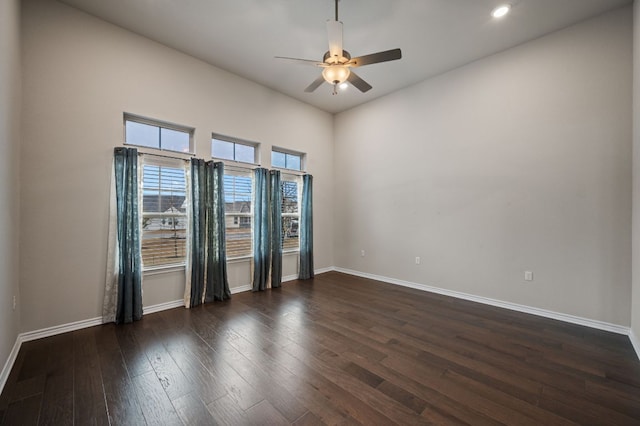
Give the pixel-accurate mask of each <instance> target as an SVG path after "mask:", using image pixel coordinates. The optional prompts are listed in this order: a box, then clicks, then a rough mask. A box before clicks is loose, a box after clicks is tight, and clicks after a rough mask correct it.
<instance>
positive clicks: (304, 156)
mask: <svg viewBox="0 0 640 426" xmlns="http://www.w3.org/2000/svg"><path fill="white" fill-rule="evenodd" d="M274 152H277V153H279V154H284V155H285V167H278V166H274V165H273V153H274ZM287 155H292V156H296V157H298V158H299V159H300V168H299V169H292V168H290V167H286V165H287V160H286V158H287V157H286V156H287ZM270 160H271V168H272V169H276V170H283V171H285V173H291V172H297V173H305V171H306V166H307V164H306V163H307V154H306V153H304V152H299V151H293V150H291V149H286V148H280V147H277V146H274V147H272V148H271V158H270Z"/></svg>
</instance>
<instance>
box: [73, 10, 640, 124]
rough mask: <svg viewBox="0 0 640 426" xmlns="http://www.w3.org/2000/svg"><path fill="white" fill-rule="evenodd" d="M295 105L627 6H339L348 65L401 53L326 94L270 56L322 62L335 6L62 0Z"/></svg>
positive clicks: (336, 105)
mask: <svg viewBox="0 0 640 426" xmlns="http://www.w3.org/2000/svg"><path fill="white" fill-rule="evenodd" d="M61 1H62V2H63V3H66V4H69V5H71V6H74V7H76V8H78V9H81V10H83V11H86V12H88V13H90V14H92V15H95V16H97V17H99V18H101V19H104V20H105V21H108V22H111V23H113V24H116V25H118V26H120V27H123V28H126V29H128V30H130V31H133V32H135V33H137V34H140V35H143V36H145V37H148V38H150V39H152V40H156V41H158V42H160V43H162V44H165V45H167V46H170V47H172V48H175V49H177V50H180V51H182V52H185V53H187V54H189V55H192V56H194V57H196V58H199V59H201V60H203V61H206V62H208V63H210V64H212V65H215V66H217V67H219V68H222V69H224V70H227V71H229V72H232V73H234V74H237V75H239V76H242V77H245V78H247V79H249V80H252V81H255V82H257V83H259V84H262V85H264V86H267V87H270V88H272V89H274V90H277V91H278V92H282V93H284V94H286V95H289V96H291V97H293V98H296V99H299V100H301V101H303V102H306V103H308V104H311V105H314V106H316V107H318V108H320V109H323V110H325V111H328V112H332V113H336V112H340V111H344V110H346V109H349V108H352V107H354V106H356V105H360V104H362V103H365V102H368V101H371V100H373V99H375V98H377V97H380V96H383V95H385V94H388V93H390V92H393V91H395V90H398V89H400V88H403V87H406V86H409V85H411V84H414V83H417V82H419V81H422V80H425V79H427V78H429V77H432V76H434V75H437V74H440V73H442V72H445V71H448V70H450V69H453V68H456V67H458V66H461V65H464V64H467V63H469V62H472V61H474V60H476V59H478V58H481V57H484V56H487V55H490V54H493V53H496V52H499V51H501V50H504V49H507V48H509V47H512V46H515V45H517V44H520V43H523V42H525V41H528V40H531V39H534V38H537V37H540V36H542V35H544V34H547V33H549V32H552V31H554V30H558V29H560V28H563V27H566V26H568V25H571V24H573V23H576V22H578V21H581V20H584V19H586V18H589V17H592V16H595V15H598V14H600V13H603V12H605V11H608V10H611V9H615V8H617V7H620V6H622V5H624V4H629V3H631V1H632V0H510V1H509V0H505V1H507V2H510V3H511V4H512V5H513V8H512V11H511V13H510V14H509V15H507V16H506V17H505V18H502V19H501V20H496V19H492V18H491V17H490V12H491V10H492V9H493V8H494V7H495V6H497V5H498V4H501V3H503V2H504V1H502V0H341V1H340V3H339V8H340V20H341V21H342V22H343V23H344V49H345V50H348V51H349V52H350V53H351V55H352V56H353V57H355V56H362V55H365V54H369V53H374V52H378V51H382V50H388V49H393V48H397V47H399V48H401V49H402V54H403V58H402V59H401V60H399V61H394V62H386V63H380V64H374V65H369V66H366V67H362V68H358V70H357V72H358V75H359V76H360V77H362V78H363V79H365V80H366V81H367V82H368V83H370V84H371V85H372V86H373V89H371V90H370V91H369V92H367V93H364V94H363V93H360V92H359V91H358V90H356V89H355V88H353V87H349V88H348V89H346V90H344V91H341V92H340V93H339V94H338V95H337V96H332V95H331V87H330V86H329V85H328V84H324V85H322V86H321V87H320V88H318V89H317V90H316V91H315V92H313V93H305V92H304V89H305V88H306V87H307V86H308V85H309V84H310V83H311V82H312V81H313V80H314V79H315V78H316V77H317V76H318V75H319V74H320V70H319V69H318V68H315V67H313V66H307V65H303V64H295V63H294V64H292V63H289V62H286V61H282V60H278V59H275V58H274V56H291V57H298V58H305V59H313V60H320V61H321V60H322V55H323V54H324V52H325V51H327V50H328V46H327V34H326V26H325V25H326V24H325V23H326V21H327V20H328V19H333V17H334V0H108V1H105V0H61Z"/></svg>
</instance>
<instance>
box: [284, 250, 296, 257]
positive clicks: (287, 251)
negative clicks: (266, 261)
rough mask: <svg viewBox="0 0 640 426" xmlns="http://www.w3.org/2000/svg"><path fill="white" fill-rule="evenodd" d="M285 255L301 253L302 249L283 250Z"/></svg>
mask: <svg viewBox="0 0 640 426" xmlns="http://www.w3.org/2000/svg"><path fill="white" fill-rule="evenodd" d="M282 254H283V255H285V256H290V255H292V254H300V249H295V250H285V251H283V252H282Z"/></svg>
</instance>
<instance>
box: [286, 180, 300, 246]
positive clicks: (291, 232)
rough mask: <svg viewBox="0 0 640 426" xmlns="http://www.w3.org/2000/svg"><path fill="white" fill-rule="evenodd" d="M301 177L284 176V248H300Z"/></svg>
mask: <svg viewBox="0 0 640 426" xmlns="http://www.w3.org/2000/svg"><path fill="white" fill-rule="evenodd" d="M299 182H300V179H299V178H298V177H295V176H283V177H282V186H281V188H282V250H283V251H293V250H299V249H300V237H299V228H300V192H299V190H298V189H299V188H300V185H299Z"/></svg>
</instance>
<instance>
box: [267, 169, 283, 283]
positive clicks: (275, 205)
mask: <svg viewBox="0 0 640 426" xmlns="http://www.w3.org/2000/svg"><path fill="white" fill-rule="evenodd" d="M269 178H270V184H269V188H270V190H269V193H270V196H269V205H270V207H271V287H273V288H276V287H280V285H281V284H282V188H281V187H282V180H281V177H280V171H279V170H271V171H270V172H269Z"/></svg>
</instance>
